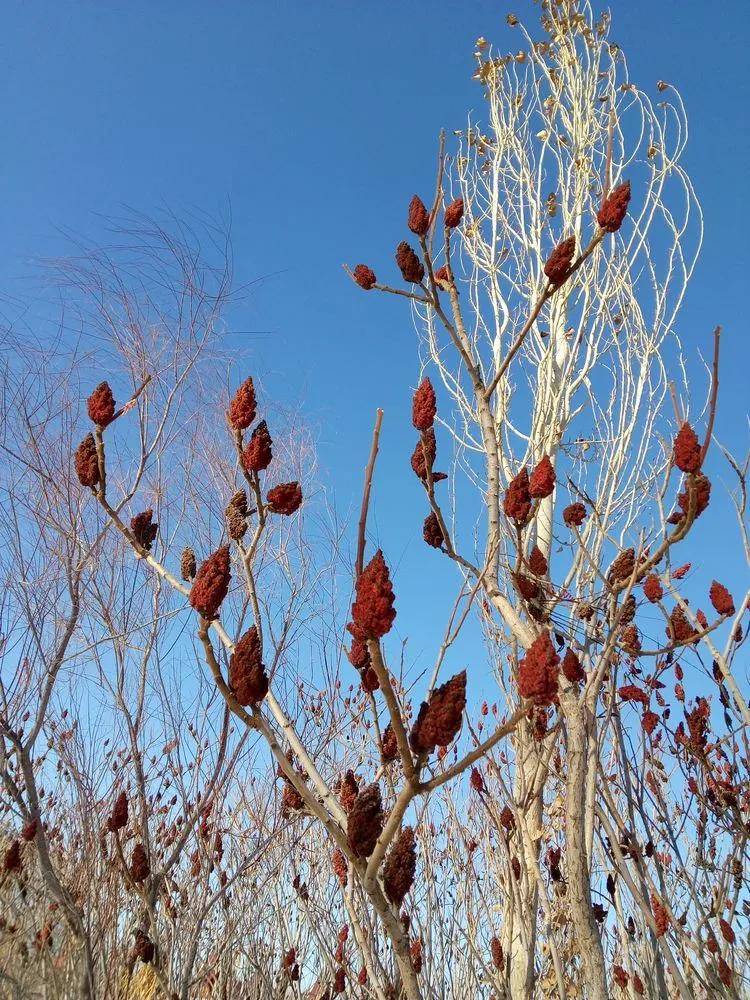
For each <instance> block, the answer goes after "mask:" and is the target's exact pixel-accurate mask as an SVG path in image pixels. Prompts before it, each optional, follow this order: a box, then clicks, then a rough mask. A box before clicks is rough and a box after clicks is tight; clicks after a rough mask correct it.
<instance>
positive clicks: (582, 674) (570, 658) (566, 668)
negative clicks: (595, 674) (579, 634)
mask: <svg viewBox="0 0 750 1000" xmlns="http://www.w3.org/2000/svg"><path fill="white" fill-rule="evenodd" d="M561 670H562V672H563V674H564V676H565V677H566V678H567V679H568V680H569V681H570V683H571V684H581V683H583V681H585V680H586V671H585V670H584V669H583V667H582V666H581V661H580V660H579V659H578V654H577V653H575V652H574V650H572V649H568V650H567V651H566V653H565V656H564V657H563V661H562V667H561Z"/></svg>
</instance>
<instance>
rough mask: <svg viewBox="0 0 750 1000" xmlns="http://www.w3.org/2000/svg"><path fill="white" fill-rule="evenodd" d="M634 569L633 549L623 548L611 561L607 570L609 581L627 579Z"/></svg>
mask: <svg viewBox="0 0 750 1000" xmlns="http://www.w3.org/2000/svg"><path fill="white" fill-rule="evenodd" d="M634 569H635V549H632V548H631V549H623V550H622V552H620V553H619V554H618V555H617V556H616V557H615V559H614V560H613V562H612V565H611V566H610V567H609V571H608V572H607V580H608V582H609V583H618V582H619V581H622V580H629V579H630V577H631V576H632V575H633V570H634Z"/></svg>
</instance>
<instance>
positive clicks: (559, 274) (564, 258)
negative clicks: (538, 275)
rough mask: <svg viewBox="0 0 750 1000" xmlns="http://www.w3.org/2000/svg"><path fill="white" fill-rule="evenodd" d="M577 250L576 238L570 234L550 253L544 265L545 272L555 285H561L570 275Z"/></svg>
mask: <svg viewBox="0 0 750 1000" xmlns="http://www.w3.org/2000/svg"><path fill="white" fill-rule="evenodd" d="M575 252H576V238H575V236H570V237H569V238H568V239H567V240H563V241H562V243H558V244H557V246H556V247H555V249H554V250H553V251H552V253H551V254H550V255H549V257H548V258H547V263H546V264H545V265H544V273H545V274H546V275H547V277H548V278H549V280H550V282H551V283H552V284H553V285H561V284H562V283H563V282H564V281H565V279H566V278H567V277H568V275H569V274H570V266H571V264H572V263H573V258H574V257H575Z"/></svg>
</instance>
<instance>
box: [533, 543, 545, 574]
mask: <svg viewBox="0 0 750 1000" xmlns="http://www.w3.org/2000/svg"><path fill="white" fill-rule="evenodd" d="M528 561H529V569H530V570H531V572H532V573H533V574H534V576H544V575H545V574H546V572H547V569H548V566H547V560H546V559H545V557H544V553H543V552H542V550H541V549H540V548H539V546H538V545H535V546H534V548H533V549H532V550H531V552H530V553H529V560H528Z"/></svg>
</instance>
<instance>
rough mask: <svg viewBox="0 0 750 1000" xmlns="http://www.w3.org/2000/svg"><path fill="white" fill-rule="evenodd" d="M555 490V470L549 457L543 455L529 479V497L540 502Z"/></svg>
mask: <svg viewBox="0 0 750 1000" xmlns="http://www.w3.org/2000/svg"><path fill="white" fill-rule="evenodd" d="M554 488H555V470H554V467H553V465H552V462H551V461H550V457H549V455H544V456H543V457H542V459H541V461H540V462H539V463H538V464H537V465H536V466H535V467H534V470H533V471H532V473H531V476H530V477H529V496H530V497H533V498H534V499H535V500H542V499H544V497H548V496H550V495H551V494H552V491H553V490H554Z"/></svg>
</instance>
